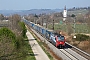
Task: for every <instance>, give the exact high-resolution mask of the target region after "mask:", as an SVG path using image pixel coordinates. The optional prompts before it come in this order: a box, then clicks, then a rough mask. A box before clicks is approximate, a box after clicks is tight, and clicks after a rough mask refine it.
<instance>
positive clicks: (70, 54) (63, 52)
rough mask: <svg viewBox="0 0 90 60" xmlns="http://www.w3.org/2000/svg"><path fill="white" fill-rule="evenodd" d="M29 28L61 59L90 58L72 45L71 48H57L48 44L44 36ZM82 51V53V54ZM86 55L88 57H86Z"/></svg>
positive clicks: (85, 59)
mask: <svg viewBox="0 0 90 60" xmlns="http://www.w3.org/2000/svg"><path fill="white" fill-rule="evenodd" d="M31 30H32V31H33V32H34V33H35V34H36V35H37V36H38V37H39V38H40V39H41V40H43V41H45V43H46V44H47V45H48V46H49V48H50V49H51V50H52V51H53V52H54V53H55V54H56V55H57V56H59V57H62V59H63V60H90V56H89V54H87V53H85V52H83V51H81V50H79V49H78V48H76V47H74V46H72V45H70V44H68V43H67V44H68V45H70V46H72V48H65V49H57V48H56V47H55V46H54V45H52V44H50V43H49V42H48V41H47V39H45V37H43V36H41V35H40V34H39V33H37V32H36V31H35V30H33V29H32V28H31ZM82 53H83V54H82ZM87 56H88V57H87Z"/></svg>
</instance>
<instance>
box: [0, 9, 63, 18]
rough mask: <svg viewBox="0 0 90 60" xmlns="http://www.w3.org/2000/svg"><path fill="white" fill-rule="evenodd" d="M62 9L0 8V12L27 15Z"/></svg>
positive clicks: (6, 14)
mask: <svg viewBox="0 0 90 60" xmlns="http://www.w3.org/2000/svg"><path fill="white" fill-rule="evenodd" d="M61 11H63V9H31V10H0V14H3V15H5V16H8V15H12V14H19V15H27V14H42V13H46V14H49V13H54V12H61Z"/></svg>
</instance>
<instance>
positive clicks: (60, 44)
mask: <svg viewBox="0 0 90 60" xmlns="http://www.w3.org/2000/svg"><path fill="white" fill-rule="evenodd" d="M23 21H24V22H25V24H27V25H29V26H30V27H31V28H33V29H34V30H36V31H37V32H39V33H40V34H41V35H42V36H44V37H45V38H47V39H48V41H49V42H51V43H52V44H53V45H55V46H56V47H57V48H64V47H65V37H64V36H62V35H61V34H58V33H56V32H54V31H53V30H48V29H46V28H44V27H42V26H40V25H37V24H35V23H33V22H30V21H28V20H25V19H24V20H23Z"/></svg>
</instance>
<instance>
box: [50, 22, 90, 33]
mask: <svg viewBox="0 0 90 60" xmlns="http://www.w3.org/2000/svg"><path fill="white" fill-rule="evenodd" d="M67 26H68V25H67V24H55V25H54V30H56V31H65V32H68V27H67ZM70 27H71V29H72V30H73V33H74V30H75V33H90V28H89V27H88V25H87V24H75V28H74V24H70ZM48 28H49V29H52V25H49V26H48Z"/></svg>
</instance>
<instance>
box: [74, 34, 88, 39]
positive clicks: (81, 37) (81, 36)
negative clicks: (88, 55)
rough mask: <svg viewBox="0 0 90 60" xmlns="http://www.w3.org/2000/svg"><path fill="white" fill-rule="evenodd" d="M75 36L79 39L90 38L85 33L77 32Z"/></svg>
mask: <svg viewBox="0 0 90 60" xmlns="http://www.w3.org/2000/svg"><path fill="white" fill-rule="evenodd" d="M75 36H76V40H77V41H85V40H88V39H89V36H87V35H84V34H76V35H75Z"/></svg>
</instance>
